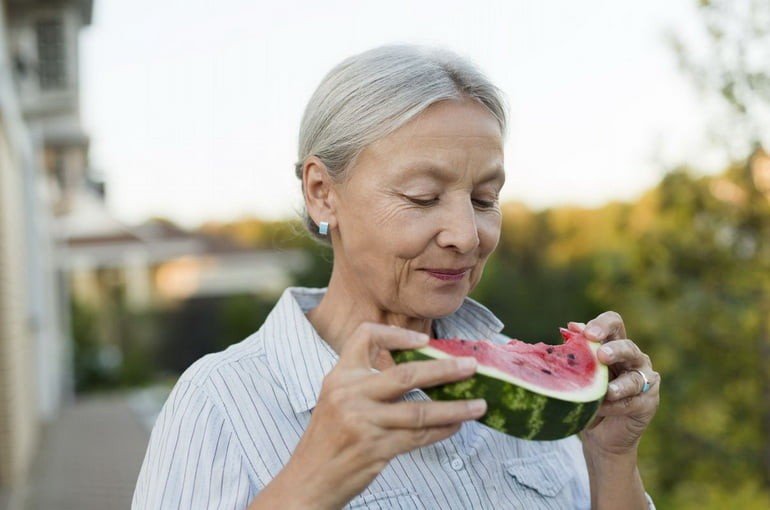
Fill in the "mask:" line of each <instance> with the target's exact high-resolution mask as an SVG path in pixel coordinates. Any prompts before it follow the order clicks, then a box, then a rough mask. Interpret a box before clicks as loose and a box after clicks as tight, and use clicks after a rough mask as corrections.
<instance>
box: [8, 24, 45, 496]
mask: <svg viewBox="0 0 770 510" xmlns="http://www.w3.org/2000/svg"><path fill="white" fill-rule="evenodd" d="M0 35H2V34H0ZM0 70H2V69H0ZM0 75H2V73H0ZM0 97H2V99H1V100H0V101H2V100H5V99H6V97H5V96H0ZM2 106H5V105H0V107H2ZM3 113H5V112H4V109H3V108H0V488H5V487H10V486H13V485H17V484H19V483H21V482H22V481H23V480H24V478H25V476H26V473H27V471H28V469H29V465H30V463H31V461H32V457H33V455H34V450H35V446H36V443H37V436H38V420H37V409H36V405H37V398H36V384H35V370H34V369H33V367H34V354H35V352H34V350H35V344H34V338H33V336H32V334H31V331H30V328H29V321H28V320H27V317H28V313H27V307H26V303H27V296H26V295H25V288H26V285H25V279H26V271H25V263H24V262H25V251H26V250H25V237H24V220H23V217H22V212H23V210H24V205H23V182H22V177H23V173H22V168H21V167H20V165H19V161H18V159H15V158H14V155H15V154H14V150H13V148H12V146H11V143H10V136H9V134H10V133H12V132H13V130H14V129H15V128H14V127H12V126H11V125H10V123H11V122H13V119H9V118H8V117H7V116H3ZM17 127H18V126H17Z"/></svg>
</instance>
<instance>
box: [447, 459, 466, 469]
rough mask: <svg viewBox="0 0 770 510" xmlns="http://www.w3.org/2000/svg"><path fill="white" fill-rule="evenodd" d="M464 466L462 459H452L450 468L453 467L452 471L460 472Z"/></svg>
mask: <svg viewBox="0 0 770 510" xmlns="http://www.w3.org/2000/svg"><path fill="white" fill-rule="evenodd" d="M464 465H465V463H463V459H461V458H460V457H455V458H454V459H452V463H451V464H450V466H452V469H454V470H455V471H460V470H461V469H462V468H463V466H464Z"/></svg>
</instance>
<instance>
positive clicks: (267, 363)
mask: <svg viewBox="0 0 770 510" xmlns="http://www.w3.org/2000/svg"><path fill="white" fill-rule="evenodd" d="M325 291H326V289H309V288H301V287H290V288H288V289H286V290H285V291H284V293H283V295H282V296H281V298H280V299H279V301H278V303H277V304H276V305H275V307H274V308H273V310H272V311H271V312H270V315H269V316H268V317H267V319H266V320H265V323H264V324H263V326H262V327H261V328H260V329H259V331H257V332H256V333H254V334H253V335H251V336H249V337H248V338H246V339H245V340H243V341H241V342H240V343H237V344H235V345H231V346H230V347H228V348H227V349H225V350H224V351H221V352H218V353H213V354H208V355H206V356H204V357H202V358H201V359H199V360H198V361H196V362H195V363H193V364H192V365H191V366H190V367H189V368H188V369H187V370H186V371H185V372H184V373H183V374H182V376H181V377H180V378H179V380H178V381H177V383H176V385H175V386H174V388H173V390H172V391H171V394H170V395H169V397H168V400H167V401H166V402H165V404H164V405H163V408H162V410H161V412H160V414H159V416H158V419H157V421H156V422H155V426H154V427H153V430H152V434H151V436H150V442H149V445H148V448H147V452H146V455H145V458H144V462H143V463H142V467H141V470H140V473H139V477H138V480H137V484H136V488H135V491H134V498H133V502H132V506H131V508H132V510H171V509H173V510H177V509H195V510H197V509H212V510H213V509H227V510H241V509H246V508H247V507H248V505H249V503H250V502H251V501H252V500H253V499H254V498H255V497H256V495H257V494H258V493H259V491H260V489H262V488H263V487H264V486H265V485H267V484H268V483H269V482H270V481H271V480H272V479H273V477H275V476H276V475H277V474H278V472H279V471H281V469H282V468H283V466H284V465H285V464H286V463H287V461H288V460H289V458H290V456H291V454H292V451H293V450H294V447H295V446H296V444H297V442H298V441H299V439H300V437H301V436H302V434H303V432H304V431H305V429H306V428H307V426H308V423H309V421H310V417H311V413H310V411H311V410H312V409H313V408H314V406H315V405H316V402H317V401H318V395H319V392H320V390H321V384H322V381H323V378H324V376H325V375H326V374H327V373H329V372H330V371H331V369H332V368H333V367H334V365H335V363H336V362H337V360H338V355H337V354H336V353H335V352H334V351H333V350H332V349H331V348H330V347H329V345H328V344H327V343H326V342H324V341H323V340H322V339H321V337H320V336H319V335H318V333H317V332H316V331H315V329H314V328H313V326H312V325H311V323H310V322H309V321H308V320H307V318H306V316H305V313H306V312H307V311H309V310H310V309H312V308H314V307H315V306H317V305H318V303H319V301H320V299H321V297H322V296H323V294H324V292H325ZM434 327H435V333H436V335H437V336H438V337H439V338H451V337H460V338H469V339H473V338H489V339H492V340H493V341H496V342H507V340H508V339H507V338H506V337H505V336H503V335H502V334H500V331H502V329H503V324H502V323H501V322H500V320H499V319H498V318H497V317H495V316H494V315H493V314H492V312H490V311H489V310H488V309H487V308H485V307H484V306H483V305H481V304H479V303H477V302H476V301H474V300H472V299H470V298H466V299H465V301H464V303H463V305H462V306H461V307H460V308H459V309H458V310H457V311H456V312H455V313H453V314H452V315H450V316H447V317H444V318H441V319H437V320H435V321H434ZM403 398H404V399H405V400H426V399H427V398H428V397H427V396H426V395H425V394H424V393H423V392H422V391H420V390H413V391H411V392H409V393H407V394H406V395H405V396H404V397H403ZM298 490H301V488H298ZM330 490H333V488H330ZM649 504H650V508H654V506H652V502H651V501H649ZM345 508H349V509H353V508H359V509H364V508H366V509H390V508H394V509H438V508H440V509H503V508H524V509H570V510H574V509H588V508H590V492H589V483H588V471H587V469H586V463H585V459H584V457H583V452H582V447H581V443H580V441H579V439H578V438H577V436H572V437H569V438H567V439H563V440H559V441H525V440H521V439H517V438H514V437H511V436H507V435H505V434H501V433H499V432H496V431H494V430H492V429H490V428H488V427H486V426H484V425H481V424H480V423H478V422H476V421H469V422H465V423H463V425H462V427H461V429H460V430H459V431H458V432H457V433H456V434H454V435H453V436H452V437H450V438H448V439H445V440H443V441H440V442H438V443H434V444H432V445H429V446H425V447H423V448H420V449H417V450H414V451H412V452H409V453H406V454H403V455H399V456H398V457H396V458H394V459H393V460H392V461H391V462H390V463H389V464H388V466H387V467H386V468H385V469H384V470H383V471H382V472H381V473H380V475H379V476H377V478H375V480H374V481H373V482H372V483H371V484H370V485H369V486H368V487H367V488H366V489H365V490H364V491H363V492H361V493H360V494H359V495H357V496H356V497H355V498H353V500H352V501H350V502H349V504H348V505H347V506H346V507H345Z"/></svg>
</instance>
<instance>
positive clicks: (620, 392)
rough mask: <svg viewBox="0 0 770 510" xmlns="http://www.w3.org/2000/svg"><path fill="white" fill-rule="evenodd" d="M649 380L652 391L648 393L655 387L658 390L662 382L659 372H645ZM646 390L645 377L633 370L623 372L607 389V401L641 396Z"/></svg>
mask: <svg viewBox="0 0 770 510" xmlns="http://www.w3.org/2000/svg"><path fill="white" fill-rule="evenodd" d="M645 375H646V376H647V380H648V381H649V383H650V389H649V390H647V392H648V393H649V392H651V391H652V390H653V387H655V388H657V386H658V383H659V381H660V375H659V374H658V373H657V372H652V374H650V373H649V372H646V371H645ZM643 388H644V377H642V374H640V373H639V372H637V371H635V370H632V371H628V372H623V373H622V374H620V375H619V376H618V377H616V378H615V379H613V380H612V382H610V384H609V387H608V388H607V400H609V401H617V400H621V399H624V398H628V397H633V396H635V395H639V394H640V393H641V392H642V389H643Z"/></svg>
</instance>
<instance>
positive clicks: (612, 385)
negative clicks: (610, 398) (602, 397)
mask: <svg viewBox="0 0 770 510" xmlns="http://www.w3.org/2000/svg"><path fill="white" fill-rule="evenodd" d="M619 391H620V386H618V385H617V384H615V383H610V392H612V393H615V394H617V393H618V392H619Z"/></svg>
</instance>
